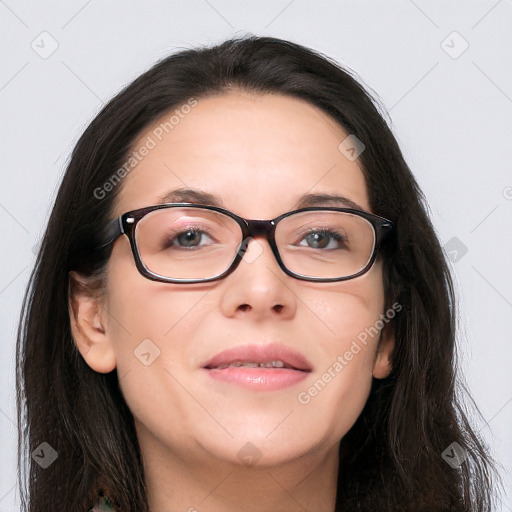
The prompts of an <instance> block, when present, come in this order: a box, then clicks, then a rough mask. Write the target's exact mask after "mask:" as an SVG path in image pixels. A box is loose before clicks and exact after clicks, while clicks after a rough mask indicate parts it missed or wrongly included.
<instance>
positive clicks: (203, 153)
mask: <svg viewBox="0 0 512 512" xmlns="http://www.w3.org/2000/svg"><path fill="white" fill-rule="evenodd" d="M189 105H190V106H189V107H186V108H185V107H184V106H182V107H176V108H175V109H172V111H170V112H166V113H165V114H164V115H162V116H161V117H160V118H159V119H158V120H157V121H155V122H154V123H153V124H152V125H150V126H148V127H147V128H146V129H145V130H144V132H143V133H142V134H141V135H140V137H139V138H138V140H137V141H136V142H135V144H133V147H132V150H131V152H130V155H132V157H136V158H137V164H136V165H135V166H134V167H133V169H132V170H130V171H129V173H128V174H127V176H126V177H125V178H124V183H123V185H122V188H121V190H120V192H119V194H118V197H117V200H116V205H115V213H116V215H120V214H121V213H123V212H125V211H128V210H132V209H136V208H142V207H144V206H148V205H151V204H156V203H159V202H163V200H162V198H164V197H166V196H169V192H171V191H173V190H176V189H194V190H198V191H201V192H205V193H210V194H214V195H216V196H217V197H218V198H219V199H220V200H221V202H222V206H224V207H226V208H228V209H231V210H233V211H234V212H235V213H238V214H239V215H242V216H245V217H247V218H271V217H276V216H278V215H280V214H281V213H284V212H285V211H289V210H290V209H291V208H292V206H293V205H295V204H297V203H298V202H299V198H300V197H301V196H303V195H306V194H315V193H318V194H331V195H333V194H336V195H342V196H344V197H346V198H348V199H350V200H352V201H353V202H355V203H357V204H358V205H360V206H361V208H363V209H365V210H368V211H370V207H369V204H368V197H367V191H366V185H365V181H364V176H363V173H362V171H361V169H360V167H359V164H358V161H357V160H351V159H348V158H347V157H346V154H345V153H344V152H343V151H340V149H339V146H340V143H342V141H344V140H345V139H346V137H347V136H348V135H349V134H348V133H347V132H346V131H345V130H344V129H343V128H342V127H341V126H340V125H339V124H338V123H337V122H336V121H335V120H334V119H333V118H331V117H330V116H329V115H328V114H326V113H325V112H323V111H322V110H321V109H319V108H317V107H315V106H313V105H311V104H309V103H307V102H305V101H303V100H300V99H296V98H292V97H289V96H284V95H281V94H262V95H255V94H249V93H245V92H238V91H236V92H235V91H231V92H229V93H224V94H222V95H218V96H213V97H208V98H203V99H199V100H197V102H195V103H190V104H189Z"/></svg>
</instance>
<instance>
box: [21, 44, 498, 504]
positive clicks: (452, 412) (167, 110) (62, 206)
mask: <svg viewBox="0 0 512 512" xmlns="http://www.w3.org/2000/svg"><path fill="white" fill-rule="evenodd" d="M270 220H272V221H273V222H268V221H270ZM251 221H252V222H251ZM263 221H267V222H263ZM454 304H455V299H454V293H453V287H452V280H451V277H450V273H449V270H448V267H447V265H446V262H445V259H444V255H443V252H442V249H441V247H440V244H439V241H438V240H437V238H436V236H435V233H434V229H433V227H432V224H431V223H430V221H429V219H428V216H427V214H426V208H425V201H424V198H423V196H422V193H421V191H420V190H419V187H418V185H417V183H416V181H415V180H414V177H413V175H412V174H411V171H410V170H409V168H408V166H407V164H406V163H405V161H404V159H403V157H402V154H401V152H400V149H399V147H398V145H397V142H396V140H395V139H394V137H393V135H392V133H391V131H390V130H389V128H388V126H387V125H386V123H385V121H384V120H383V118H382V117H381V115H380V114H379V112H378V110H377V108H376V106H375V104H374V102H373V101H372V98H371V97H370V96H369V94H368V93H367V92H366V91H365V90H364V89H363V87H362V86H361V85H360V84H359V83H358V82H357V81H356V80H355V79H354V78H353V77H352V76H351V75H350V74H349V73H347V72H346V71H345V70H343V69H341V68H340V67H339V66H338V65H337V64H336V63H334V62H332V61H330V60H329V59H328V58H326V57H324V56H322V55H320V54H318V53H316V52H314V51H312V50H310V49H307V48H305V47H302V46H299V45H297V44H293V43H290V42H287V41H283V40H279V39H274V38H269V37H244V38H239V39H232V40H228V41H226V42H224V43H222V44H220V45H218V46H215V47H212V48H200V49H193V50H186V51H182V52H180V53H177V54H175V55H172V56H170V57H168V58H167V59H165V60H163V61H161V62H159V63H158V64H157V65H155V66H154V67H153V68H151V69H150V70H149V71H147V72H146V73H144V74H143V75H142V76H140V77H139V78H137V79H136V80H135V81H134V82H133V83H132V84H130V85H129V86H128V87H126V88H125V89H124V90H123V91H122V92H121V93H120V94H118V95H117V96H116V97H115V98H114V99H113V100H112V101H111V102H110V103H109V104H108V105H107V106H106V107H105V108H104V109H103V110H102V112H100V114H99V115H98V116H97V117H96V118H95V119H94V120H93V121H92V123H91V124H90V126H89V127H88V128H87V129H86V131H85V133H84V134H83V136H82V137H81V139H80V140H79V142H78V143H77V146H76V148H75V150H74V152H73V155H72V158H71V161H70V163H69V166H68V169H67V171H66V173H65V176H64V179H63V182H62V185H61V187H60V190H59V193H58V196H57V199H56V203H55V206H54V209H53V212H52V215H51V218H50V221H49V224H48V228H47V231H46V234H45V238H44V241H43V244H42V247H41V250H40V253H39V256H38V260H37V265H36V268H35V270H34V272H33V275H32V279H31V283H30V286H29V289H28V291H27V296H26V301H25V305H24V310H23V316H22V320H21V324H20V330H19V338H18V369H19V379H18V397H19V399H18V400H19V402H18V410H19V412H18V414H19V421H20V425H21V424H22V422H25V424H26V426H27V432H26V433H25V431H24V430H20V446H22V448H20V453H19V457H20V466H21V467H24V463H25V462H26V461H29V471H28V472H27V473H28V489H27V490H26V491H25V493H24V494H23V495H22V503H23V505H24V506H25V510H30V511H42V510H50V509H52V510H53V509H54V508H55V505H57V506H58V507H59V508H62V509H64V510H77V511H82V510H83V511H86V510H90V509H91V507H92V506H93V505H95V509H94V510H112V509H114V510H117V511H119V512H120V511H129V510H132V511H138V512H142V511H148V510H149V511H158V512H174V511H178V510H188V511H189V512H192V511H195V510H197V511H201V512H203V511H234V510H244V511H263V510H265V511H266V510H273V511H274V510H283V511H284V510H315V511H320V512H323V511H326V512H327V511H334V510H336V511H338V510H340V511H341V510H343V511H350V510H360V511H363V510H364V511H377V510H378V511H384V510H389V511H405V510H407V511H411V510H414V511H429V512H432V511H484V510H490V507H491V502H492V498H493V495H492V490H491V476H492V471H493V464H492V461H491V460H490V457H489V456H488V454H487V452H486V449H485V447H484V446H483V445H482V443H481V441H480V440H479V438H478V437H477V436H476V434H475V433H474V431H473V430H472V429H471V426H470V425H469V423H468V421H467V419H466V416H465V414H464V412H463V411H462V410H461V408H460V405H459V402H458V399H457V396H456V393H455V387H454V384H455V364H454V344H455V310H454ZM28 454H30V455H31V457H29V456H28ZM24 482H25V481H24V480H23V477H22V481H21V484H22V490H23V485H24Z"/></svg>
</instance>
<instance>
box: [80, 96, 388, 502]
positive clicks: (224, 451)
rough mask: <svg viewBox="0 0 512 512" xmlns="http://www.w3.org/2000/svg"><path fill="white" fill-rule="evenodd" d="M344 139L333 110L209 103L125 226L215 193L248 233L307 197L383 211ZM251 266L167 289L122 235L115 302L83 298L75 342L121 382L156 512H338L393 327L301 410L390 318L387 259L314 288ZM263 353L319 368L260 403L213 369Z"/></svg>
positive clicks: (183, 125) (283, 102) (130, 203)
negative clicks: (164, 205) (249, 224)
mask: <svg viewBox="0 0 512 512" xmlns="http://www.w3.org/2000/svg"><path fill="white" fill-rule="evenodd" d="M164 118H165V119H167V118H168V116H164ZM159 122H160V121H159ZM159 122H156V123H155V124H154V125H153V126H151V127H148V129H147V130H146V132H145V133H143V134H142V135H141V137H140V138H139V141H137V144H135V146H134V148H138V147H140V145H141V144H142V143H143V141H144V140H146V137H147V135H149V134H151V132H152V130H153V129H154V128H155V127H156V126H157V125H158V124H159ZM347 135H348V133H347V132H346V131H345V130H344V129H343V128H341V127H340V126H339V125H338V124H337V123H336V122H335V121H334V120H333V119H331V118H330V117H329V116H328V115H327V114H325V113H323V112H322V111H321V110H319V109H317V108H316V107H314V106H312V105H310V104H308V103H306V102H303V101H301V100H298V99H294V98H290V97H287V96H282V95H268V94H266V95H258V96H256V95H249V94H247V93H242V92H240V91H236V90H233V91H230V92H229V93H224V94H222V95H219V96H215V97H210V98H207V99H201V100H199V102H198V104H197V106H195V107H194V108H193V109H192V111H191V112H190V113H189V114H188V115H187V116H185V117H184V119H181V120H180V122H179V124H177V125H176V126H175V127H174V129H173V130H172V131H170V132H169V133H168V134H167V135H165V137H164V138H163V140H162V141H161V142H159V143H158V144H157V146H156V147H155V148H154V149H152V150H151V151H150V152H149V154H148V155H147V156H146V157H145V158H144V159H143V160H142V161H141V162H140V163H139V164H138V166H137V167H136V169H135V170H133V171H132V172H131V173H130V174H129V175H128V176H127V177H126V178H125V181H124V184H123V187H122V189H121V191H120V193H119V195H118V197H117V198H116V203H115V215H116V216H117V215H121V214H122V213H124V212H126V211H129V210H132V209H136V208H141V207H144V206H149V205H153V204H156V203H158V199H159V198H160V197H161V196H162V195H163V194H165V193H166V192H168V191H169V190H171V189H175V188H179V187H184V186H186V187H187V188H194V189H200V190H202V191H207V192H211V193H215V194H218V195H219V196H220V197H221V198H222V200H223V203H224V206H225V207H226V208H228V209H230V210H231V211H233V212H235V213H237V214H238V215H240V216H242V217H245V218H248V219H270V218H274V217H277V216H278V215H280V214H282V213H284V212H287V211H290V210H292V209H293V205H294V203H295V202H296V200H297V198H298V197H299V196H301V195H303V194H306V193H311V192H313V193H320V192H323V193H331V194H341V195H344V196H346V197H348V198H349V199H351V200H353V201H355V202H356V203H358V204H359V205H360V206H361V207H362V208H363V209H365V210H367V211H372V210H371V209H370V206H369V201H368V195H367V189H366V185H365V181H364V178H363V173H362V171H361V169H360V167H359V164H358V161H357V160H355V161H350V160H349V159H347V158H346V157H345V156H344V155H343V154H342V153H341V152H340V151H339V150H338V146H339V144H340V142H341V141H342V140H343V139H345V137H346V136H347ZM325 206H329V204H326V205H325ZM260 252H261V254H260ZM247 258H248V260H251V263H246V262H245V261H242V262H241V264H240V266H239V267H238V268H237V270H235V272H233V273H232V274H230V275H229V276H228V277H226V278H225V279H223V280H220V281H216V282H212V283H205V284H192V285H190V284H188V285H182V284H165V283H158V282H153V281H150V280H148V279H146V278H144V277H143V276H141V275H140V274H139V272H138V271H137V269H136V267H135V263H134V259H133V256H132V253H131V249H130V247H129V243H128V239H127V238H126V237H125V236H122V237H120V238H119V239H118V240H117V241H116V242H115V245H114V248H113V252H112V256H111V259H110V261H109V264H108V269H107V271H108V273H107V276H108V277H107V282H106V285H107V292H106V294H105V295H103V296H101V297H97V296H94V295H92V294H88V293H84V292H83V291H78V292H77V295H76V296H75V297H74V298H73V301H72V312H73V314H72V315H71V321H72V330H73V335H74V339H75V342H76V344H77V347H78V348H79V350H80V352H81V354H82V356H83V357H84V359H85V361H86V362H87V364H89V366H90V367H91V368H93V369H94V370H95V371H97V372H110V371H112V370H113V369H114V368H117V371H118V375H119V381H120V386H121V389H122V392H123V395H124V397H125V400H126V402H127V404H128V406H129V407H130V410H131V411H132V413H133V415H134V418H135V424H136V429H137V435H138V439H139V443H140V447H141V451H142V455H143V459H144V465H145V472H146V482H147V487H148V498H149V504H150V510H151V511H158V512H176V511H189V512H192V511H194V510H198V511H201V512H213V511H216V512H219V511H222V512H228V511H239V510H246V511H261V510H273V511H292V510H293V511H296V510H310V511H319V512H328V511H333V510H334V505H335V496H336V478H337V473H338V446H339V442H340V439H341V438H342V437H343V436H344V435H345V434H346V432H347V431H348V430H349V429H350V427H351V426H352V425H353V424H354V422H355V421H356V419H357V418H358V416H359V415H360V413H361V411H362V409H363V407H364V404H365V402H366V400H367V398H368V395H369V392H370V387H371V382H372V376H373V377H375V378H384V377H386V376H388V374H389V372H390V364H389V359H390V354H391V351H392V348H393V344H394V339H393V335H392V332H391V331H390V329H389V327H388V326H386V327H385V328H384V331H383V333H382V334H383V336H382V339H381V341H380V344H379V343H378V336H375V337H373V338H372V337H369V338H368V343H367V345H366V346H364V345H362V344H361V348H362V350H361V351H360V352H359V353H357V354H356V355H354V357H353V359H352V360H351V361H350V362H348V364H347V365H346V366H345V367H344V368H343V371H341V372H339V373H337V374H336V377H335V378H333V379H332V380H331V382H329V383H328V384H327V385H326V386H325V388H324V389H323V390H322V391H321V392H320V393H319V394H318V395H317V396H316V397H314V398H312V399H311V401H310V402H309V403H308V404H305V405H304V404H301V403H300V402H299V401H298V399H297V396H298V393H299V392H301V391H307V389H308V388H309V387H310V386H311V385H312V384H313V383H314V382H315V381H317V380H318V379H319V378H320V377H321V375H322V374H323V373H324V372H325V371H326V370H327V368H329V367H330V366H332V365H333V363H334V362H335V361H336V358H337V357H338V356H339V355H343V354H344V353H345V352H346V351H347V350H349V348H350V345H351V343H352V341H353V340H355V339H356V338H357V336H358V334H360V333H361V332H362V331H364V329H365V328H368V327H370V326H373V325H374V324H375V322H376V321H377V320H378V319H379V318H380V315H381V314H382V313H384V312H385V309H384V290H383V282H382V266H381V262H380V260H379V259H378V260H377V262H376V264H375V265H374V266H373V267H372V269H371V270H370V271H369V272H368V273H366V274H365V275H363V276H360V277H358V278H355V279H352V280H349V281H345V282H337V283H311V282H306V281H300V280H297V279H294V278H292V277H290V276H288V275H286V274H285V273H284V272H283V271H282V270H281V269H280V268H279V266H278V263H277V261H276V260H275V259H274V256H273V254H272V252H271V250H270V246H269V245H268V243H267V242H266V241H265V240H264V239H263V238H257V239H255V240H254V241H252V242H251V243H250V244H249V248H248V253H247ZM252 260H254V261H252ZM73 277H74V278H75V279H77V280H81V281H82V282H84V283H86V279H84V278H83V277H81V276H77V275H76V274H75V275H74V276H73ZM145 339H150V340H151V342H152V343H153V344H154V345H155V346H157V347H158V349H159V350H160V355H159V357H157V358H156V359H155V360H154V361H153V362H152V363H151V364H150V365H149V366H145V365H144V364H142V363H141V361H140V360H139V359H138V358H137V357H135V356H134V350H135V349H136V347H137V346H138V345H139V344H140V343H141V341H142V340H145ZM267 341H268V342H270V341H279V342H281V343H284V344H286V345H288V346H290V347H293V348H294V349H296V350H298V351H300V352H301V353H302V354H303V355H305V356H306V358H307V359H308V360H309V361H310V362H311V363H312V365H313V371H312V372H311V374H309V376H308V377H307V379H306V380H305V381H303V382H301V383H299V384H298V385H295V386H292V387H289V388H285V389H283V390H279V391H254V390H248V389H245V388H242V387H238V386H235V385H229V384H225V383H220V382H216V381H213V380H212V379H211V378H209V377H208V376H207V375H204V373H205V372H204V371H203V370H201V366H202V363H204V362H205V361H206V360H208V359H209V358H211V357H212V356H214V355H215V354H217V353H218V352H220V351H222V350H224V349H226V348H230V347H234V346H238V345H242V344H250V343H265V342H267ZM249 442H250V443H252V445H254V446H255V447H256V449H257V450H258V451H256V450H255V449H254V448H252V446H251V445H249V447H246V448H245V450H249V452H250V453H253V454H254V455H255V457H256V458H257V457H258V454H259V456H260V458H259V459H258V460H257V462H256V464H255V465H253V466H248V465H246V464H245V463H244V462H243V461H242V460H241V459H240V458H239V456H238V455H237V454H238V453H239V450H240V449H242V447H244V446H245V445H246V444H247V443H249Z"/></svg>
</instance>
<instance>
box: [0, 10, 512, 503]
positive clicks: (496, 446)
mask: <svg viewBox="0 0 512 512" xmlns="http://www.w3.org/2000/svg"><path fill="white" fill-rule="evenodd" d="M511 21H512V1H511V0H500V1H495V0H492V1H478V2H477V1H464V2H449V1H420V0H415V1H413V0H409V1H408V0H401V1H393V2H391V1H388V2H381V1H377V0H375V1H360V2H355V1H354V2H348V1H325V0H324V1H315V2H313V1H304V0H292V1H290V0H282V1H273V2H271V1H248V2H243V3H242V2H235V1H226V0H193V1H189V2H184V1H181V2H174V1H167V2H164V1H151V2H144V3H143V2H141V1H139V2H133V1H132V2H128V1H124V2H121V1H118V2H115V1H109V2H100V1H99V0H89V1H80V2H76V1H67V2H64V1H60V2H45V3H43V2H36V1H30V2H14V1H13V0H5V1H3V0H0V38H1V40H2V46H1V48H2V50H1V51H2V55H1V62H2V66H1V71H0V108H1V130H2V137H1V140H2V147H1V149H2V151H1V156H2V159H1V164H0V239H1V240H2V242H1V243H2V253H1V263H2V264H1V266H0V315H1V317H0V320H1V321H0V337H1V338H0V339H1V343H0V365H1V371H0V413H1V414H0V433H1V436H0V454H1V456H2V460H1V469H0V512H6V511H13V510H17V509H18V494H17V490H16V459H15V450H16V445H17V439H16V435H15V432H16V427H15V422H16V420H15V418H16V414H15V401H14V398H15V394H14V382H15V381H14V348H15V330H16V326H17V319H18V314H19V309H20V306H21V300H22V293H23V290H24V287H25V285H26V283H27V280H28V276H29V272H30V269H31V267H32V265H33V262H34V252H33V251H34V246H36V245H37V243H38V240H39V238H40V236H41V233H42V231H43V229H44V226H45V223H46V221H47V219H48V213H49V209H50V207H51V205H52V201H53V199H54V197H55V191H56V187H57V185H58V183H59V181H60V179H61V176H62V173H63V171H64V168H65V165H66V163H67V161H68V159H69V155H70V152H71V150H72V148H73V146H74V144H75V143H76V141H77V139H78V137H79V135H80V134H81V132H82V131H83V129H84V128H85V126H86V125H87V124H88V123H89V122H90V121H91V119H92V118H93V116H94V115H95V114H96V113H97V112H98V111H99V109H100V108H101V106H102V104H103V103H105V102H106V101H107V100H108V99H110V98H111V97H112V96H113V95H114V94H115V93H116V92H117V91H119V90H120V89H121V88H122V87H123V86H124V85H125V84H126V83H128V82H129V81H131V80H132V79H133V78H135V77H136V76H137V75H138V74H140V73H141V72H143V71H144V70H146V69H147V68H148V67H149V66H150V65H152V64H153V63H154V62H155V61H156V60H158V59H160V58H162V57H164V56H166V55H168V54H169V52H172V51H175V50H178V49H180V48H186V47H190V46H194V45H197V44H203V43H215V42H220V41H221V40H222V39H223V38H225V37H227V36H230V35H234V34H238V35H241V34H244V33H246V32H251V33H254V34H257V35H272V36H276V37H282V38H285V39H290V40H292V41H295V42H298V43H300V44H304V45H306V46H310V47H312V48H314V49H316V50H319V51H321V52H323V53H325V54H327V55H329V56H330V57H333V58H334V59H336V60H337V61H338V62H340V63H341V64H343V65H345V66H348V67H350V68H351V69H353V70H355V71H356V72H357V73H358V75H359V76H360V77H361V79H362V81H363V82H364V83H365V84H366V85H367V86H368V87H370V88H371V89H373V90H374V91H376V92H377V93H378V94H379V96H380V98H381V100H382V102H383V104H384V105H385V107H386V108H387V109H388V111H389V114H390V118H391V127H392V129H393V131H394V133H395V135H396V136H397V138H398V141H399V143H400V145H401V147H402V149H403V152H404V154H405V157H406V160H407V161H408V163H409V165H410V166H411V168H412V169H413V172H414V173H415V175H416V177H417V179H418V181H419V183H420V185H421V187H422V189H423V191H424V193H425V195H426V197H427V200H428V202H429V205H430V211H431V216H432V221H433V223H434V225H435V228H436V230H437V233H438V235H439V238H440V239H441V242H442V244H443V245H444V246H445V249H446V251H447V253H448V254H449V255H450V258H451V259H452V260H453V262H452V268H453V272H454V277H455V281H456V285H457V292H458V294H459V311H460V324H461V330H460V333H459V344H460V345H459V361H460V367H461V370H462V373H461V376H463V377H464V379H465V381H466V382H467V384H468V386H469V389H470V391H471V393H472V395H473V396H474V399H475V401H476V404H477V405H478V407H479V408H480V411H481V412H482V415H483V419H482V418H479V417H478V416H473V421H474V423H475V425H476V428H477V430H478V431H479V432H480V433H481V434H482V435H483V436H484V437H485V439H486V440H487V442H488V443H489V444H490V446H491V449H492V452H493V454H494V456H495V457H496V458H497V459H498V460H499V461H500V462H501V463H502V464H503V466H504V470H503V471H502V474H503V478H504V480H505V482H506V484H507V485H510V480H511V473H510V469H511V468H512V435H511V433H512V428H511V427H512V403H511V402H512V376H511V374H512V372H511V371H510V366H511V363H512V343H511V340H512V320H511V319H512V272H511V271H510V263H511V252H512V236H511V232H512V230H511V222H510V221H511V220H512V172H511V164H510V162H511V160H512V143H511V140H510V137H511V135H512V130H511V128H512V127H511V124H512V121H511V120H512V70H511V63H512V30H511V28H512V25H511ZM454 32H455V33H454ZM54 47H55V48H54ZM466 47H467V48H466ZM52 51H53V53H52ZM48 406H49V407H51V406H52V404H48ZM505 469H506V471H505ZM507 491H508V499H505V500H504V504H503V505H502V506H501V507H499V508H498V509H497V510H501V511H507V510H509V511H512V501H511V500H512V490H511V488H510V487H507ZM57 501H58V497H57Z"/></svg>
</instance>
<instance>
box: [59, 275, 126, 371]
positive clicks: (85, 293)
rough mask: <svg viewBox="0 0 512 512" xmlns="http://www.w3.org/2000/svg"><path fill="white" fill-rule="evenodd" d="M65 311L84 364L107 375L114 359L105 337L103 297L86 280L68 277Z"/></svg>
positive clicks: (108, 341)
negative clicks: (67, 295) (67, 313)
mask: <svg viewBox="0 0 512 512" xmlns="http://www.w3.org/2000/svg"><path fill="white" fill-rule="evenodd" d="M68 309H69V320H70V325H71V334H72V336H73V340H74V342H75V345H76V346H77V348H78V350H79V351H80V353H81V354H82V357H83V358H84V360H85V362H86V363H87V364H88V365H89V366H90V367H91V368H92V369H93V370H94V371H96V372H99V373H109V372H111V371H112V370H113V369H114V368H115V367H116V358H115V352H114V348H113V345H112V343H111V341H110V339H109V337H108V334H107V329H106V326H107V322H106V320H107V313H106V309H105V307H104V304H103V296H102V294H101V293H99V292H98V286H94V284H93V283H92V282H91V280H90V278H86V277H83V276H81V275H79V274H77V273H76V272H70V273H69V297H68Z"/></svg>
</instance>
